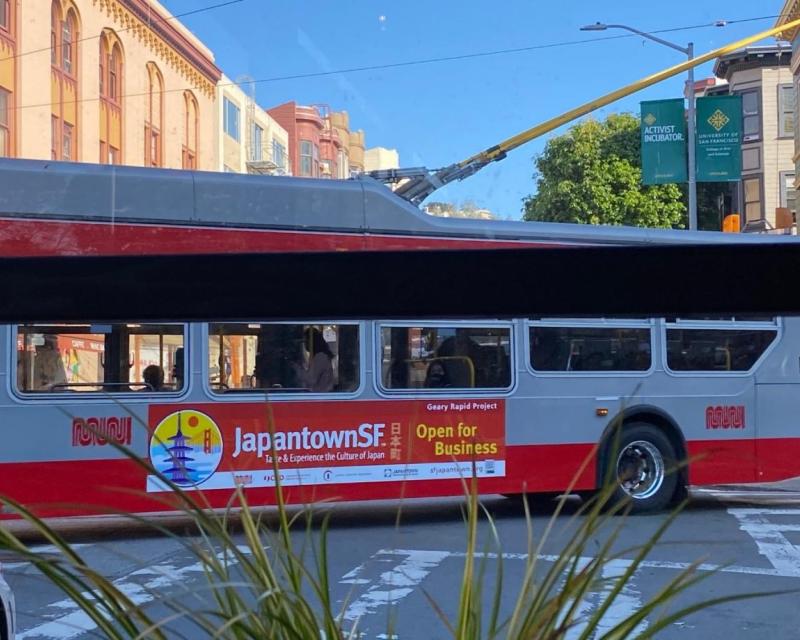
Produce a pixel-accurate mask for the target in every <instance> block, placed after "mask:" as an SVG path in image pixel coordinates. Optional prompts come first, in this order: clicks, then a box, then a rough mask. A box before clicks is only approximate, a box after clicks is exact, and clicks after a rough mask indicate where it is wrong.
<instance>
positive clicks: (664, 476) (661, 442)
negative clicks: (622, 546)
mask: <svg viewBox="0 0 800 640" xmlns="http://www.w3.org/2000/svg"><path fill="white" fill-rule="evenodd" d="M616 451H617V453H616V454H615V453H614V450H613V449H612V450H611V451H609V453H608V455H607V456H606V463H607V464H610V465H611V472H612V474H613V475H612V476H611V478H612V481H613V482H615V483H616V489H615V491H614V493H613V495H612V504H613V503H615V502H617V501H620V500H626V499H629V500H630V501H631V510H632V512H633V513H647V512H650V511H660V510H662V509H665V508H666V507H667V506H669V504H670V502H671V501H672V498H673V496H674V495H675V491H676V488H677V484H678V474H677V472H676V461H675V449H674V447H673V446H672V443H671V442H670V441H669V438H667V436H666V435H664V433H663V432H662V431H661V430H660V429H658V428H656V427H654V426H652V425H649V424H645V423H634V424H631V425H630V426H628V427H626V428H625V429H624V430H623V432H622V437H621V438H620V439H619V446H618V447H616ZM607 470H608V469H607ZM606 477H608V476H606Z"/></svg>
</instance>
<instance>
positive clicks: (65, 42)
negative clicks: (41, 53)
mask: <svg viewBox="0 0 800 640" xmlns="http://www.w3.org/2000/svg"><path fill="white" fill-rule="evenodd" d="M75 23H76V20H75V12H74V11H73V10H72V9H70V10H69V11H67V17H66V19H65V20H64V21H63V22H62V23H61V68H62V69H64V71H66V72H67V73H69V74H71V75H75V74H76V72H77V69H76V67H75V62H76V60H75V44H76V42H75V41H76V37H75V31H76V28H75V27H76V24H75Z"/></svg>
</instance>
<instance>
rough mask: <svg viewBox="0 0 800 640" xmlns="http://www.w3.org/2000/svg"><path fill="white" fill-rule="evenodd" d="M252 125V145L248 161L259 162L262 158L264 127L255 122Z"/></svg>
mask: <svg viewBox="0 0 800 640" xmlns="http://www.w3.org/2000/svg"><path fill="white" fill-rule="evenodd" d="M251 124H252V143H251V145H250V161H251V162H261V160H262V159H263V157H264V147H263V146H262V145H263V142H264V127H262V126H261V125H259V124H258V123H257V122H253V123H251Z"/></svg>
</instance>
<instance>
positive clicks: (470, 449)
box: [146, 398, 506, 492]
mask: <svg viewBox="0 0 800 640" xmlns="http://www.w3.org/2000/svg"><path fill="white" fill-rule="evenodd" d="M149 423H150V425H151V434H150V443H149V457H150V462H151V464H152V465H153V468H154V469H155V470H156V471H157V472H158V473H159V474H161V476H162V477H163V478H166V479H168V480H169V481H170V482H172V483H174V484H175V485H177V486H179V487H181V488H188V489H192V488H198V489H202V490H208V489H233V488H235V487H237V486H250V487H274V486H275V485H276V473H277V474H278V478H277V480H278V481H279V482H280V483H281V484H282V485H284V486H302V485H306V486H308V485H325V484H337V483H359V482H367V483H373V482H396V481H406V480H408V481H412V480H444V479H460V478H468V477H470V476H472V474H473V465H474V468H475V474H476V475H477V476H478V477H496V478H502V477H504V476H505V475H506V445H505V403H504V401H503V400H502V399H464V398H459V399H457V400H448V399H437V400H435V401H430V400H428V401H426V400H394V401H339V402H304V403H289V402H278V403H266V402H260V403H256V402H248V403H199V404H192V405H177V404H163V405H151V406H150V409H149ZM146 488H147V491H148V492H162V491H169V485H168V483H165V482H164V481H163V480H162V478H160V477H158V476H157V475H150V476H149V477H148V478H147V485H146Z"/></svg>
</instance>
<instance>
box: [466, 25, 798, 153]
mask: <svg viewBox="0 0 800 640" xmlns="http://www.w3.org/2000/svg"><path fill="white" fill-rule="evenodd" d="M795 27H800V19H798V20H793V21H791V22H787V23H786V24H783V25H781V26H779V27H773V28H772V29H767V30H766V31H762V32H761V33H757V34H755V35H753V36H748V37H747V38H742V39H741V40H737V41H736V42H732V43H731V44H728V45H725V46H724V47H721V48H719V49H716V50H714V51H709V52H708V53H704V54H703V55H701V56H698V57H697V58H692V59H691V60H687V61H686V62H682V63H681V64H678V65H675V66H674V67H670V68H669V69H664V70H663V71H659V72H658V73H654V74H653V75H651V76H647V77H646V78H643V79H641V80H639V81H637V82H634V83H632V84H629V85H627V86H625V87H622V88H621V89H617V90H616V91H612V92H611V93H607V94H606V95H604V96H602V97H600V98H597V99H596V100H592V101H591V102H587V103H586V104H583V105H581V106H580V107H576V108H575V109H572V110H571V111H567V112H566V113H563V114H561V115H560V116H556V117H555V118H551V119H550V120H547V121H545V122H542V123H541V124H537V125H536V126H535V127H532V128H530V129H528V130H527V131H523V132H522V133H518V134H517V135H515V136H512V137H511V138H508V139H507V140H503V142H501V143H500V144H498V145H497V146H494V147H491V148H489V149H486V150H484V151H481V152H480V153H477V154H475V155H474V156H471V157H469V158H467V159H466V160H463V161H461V162H459V163H458V165H457V166H459V167H466V166H468V165H470V164H472V163H475V162H478V163H487V162H492V161H493V160H494V159H496V158H498V157H502V156H504V155H505V154H506V152H508V151H511V150H512V149H516V148H517V147H519V146H520V145H523V144H525V143H526V142H530V141H531V140H533V139H534V138H538V137H539V136H541V135H543V134H545V133H548V132H550V131H552V130H553V129H557V128H558V127H560V126H561V125H564V124H566V123H568V122H571V121H573V120H575V119H577V118H580V117H581V116H584V115H586V114H587V113H591V112H592V111H594V110H595V109H599V108H600V107H604V106H606V105H607V104H611V103H612V102H615V101H617V100H619V99H620V98H624V97H625V96H629V95H631V94H632V93H636V92H637V91H640V90H641V89H644V88H645V87H649V86H651V85H654V84H656V83H658V82H661V81H662V80H666V79H667V78H671V77H673V76H676V75H678V74H680V73H683V72H684V71H688V70H689V69H691V68H692V67H696V66H698V65H701V64H703V63H705V62H708V61H709V60H714V59H715V58H719V57H720V56H724V55H726V54H728V53H732V52H733V51H736V50H737V49H741V48H743V47H746V46H748V45H750V44H753V43H754V42H758V41H759V40H763V39H764V38H769V37H770V36H774V35H777V34H779V33H781V32H783V31H791V30H792V29H794V28H795Z"/></svg>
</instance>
